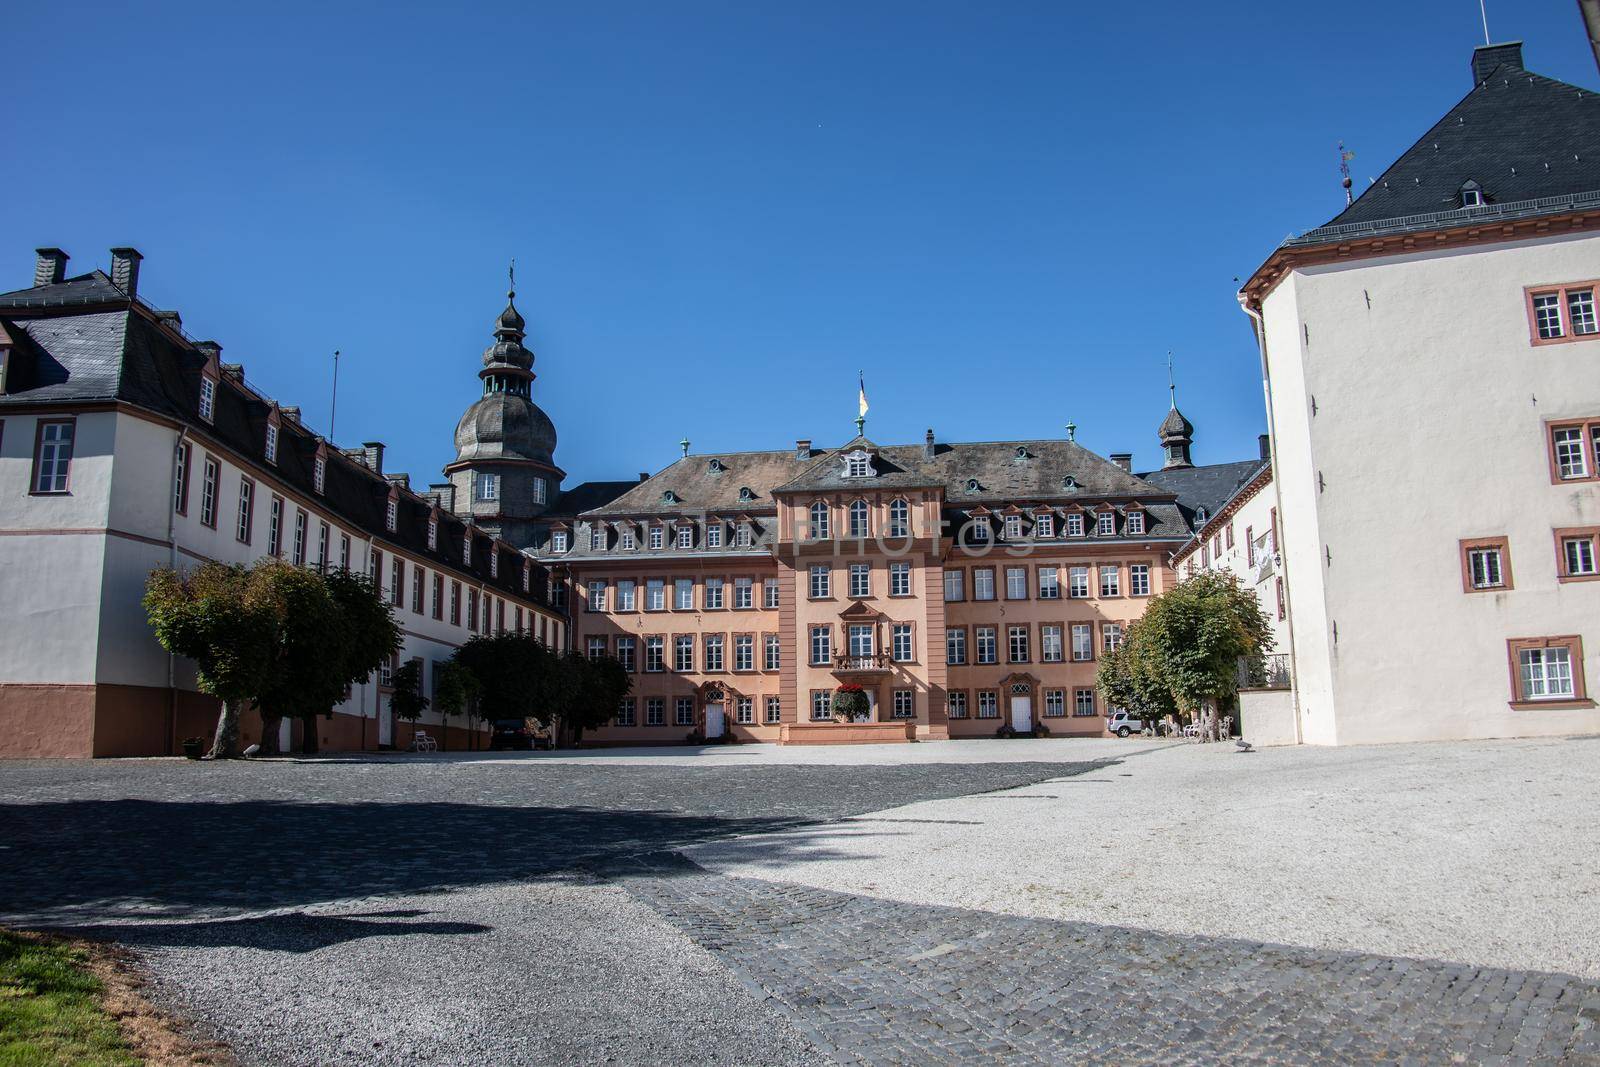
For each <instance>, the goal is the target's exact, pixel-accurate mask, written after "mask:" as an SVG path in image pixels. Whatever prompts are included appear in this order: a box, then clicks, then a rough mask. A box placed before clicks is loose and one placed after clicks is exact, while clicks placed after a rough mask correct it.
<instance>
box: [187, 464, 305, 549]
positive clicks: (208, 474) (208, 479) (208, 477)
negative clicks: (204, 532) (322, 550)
mask: <svg viewBox="0 0 1600 1067" xmlns="http://www.w3.org/2000/svg"><path fill="white" fill-rule="evenodd" d="M219 469H220V468H219V467H218V466H217V461H216V460H215V459H213V458H212V457H210V456H207V457H206V462H205V466H204V468H203V472H204V473H202V474H201V476H200V524H201V525H202V526H209V527H211V528H212V529H213V530H215V529H216V528H217V475H218V472H219ZM297 562H298V561H297Z"/></svg>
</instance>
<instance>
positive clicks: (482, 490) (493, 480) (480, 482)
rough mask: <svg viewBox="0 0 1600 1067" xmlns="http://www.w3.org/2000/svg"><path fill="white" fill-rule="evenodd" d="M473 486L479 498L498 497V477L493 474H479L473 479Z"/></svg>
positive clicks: (496, 498)
mask: <svg viewBox="0 0 1600 1067" xmlns="http://www.w3.org/2000/svg"><path fill="white" fill-rule="evenodd" d="M472 484H473V488H474V490H475V492H476V496H477V498H478V499H479V500H499V499H500V478H499V476H498V475H494V474H479V475H478V476H477V477H476V478H474V479H473V482H472Z"/></svg>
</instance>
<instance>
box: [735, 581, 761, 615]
mask: <svg viewBox="0 0 1600 1067" xmlns="http://www.w3.org/2000/svg"><path fill="white" fill-rule="evenodd" d="M755 601H756V594H755V582H754V581H752V580H751V579H749V578H735V579H734V580H733V606H734V608H735V609H737V610H740V611H743V610H745V609H747V608H753V607H755Z"/></svg>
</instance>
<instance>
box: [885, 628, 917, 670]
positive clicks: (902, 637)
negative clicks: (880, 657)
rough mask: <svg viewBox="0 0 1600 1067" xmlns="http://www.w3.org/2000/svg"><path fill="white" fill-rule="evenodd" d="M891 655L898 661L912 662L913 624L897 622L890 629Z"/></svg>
mask: <svg viewBox="0 0 1600 1067" xmlns="http://www.w3.org/2000/svg"><path fill="white" fill-rule="evenodd" d="M889 655H890V656H891V657H892V658H893V659H894V661H895V662H896V663H910V662H911V661H912V659H913V658H914V657H913V656H912V651H911V624H910V623H908V622H897V623H895V624H894V625H893V626H892V627H890V629H889Z"/></svg>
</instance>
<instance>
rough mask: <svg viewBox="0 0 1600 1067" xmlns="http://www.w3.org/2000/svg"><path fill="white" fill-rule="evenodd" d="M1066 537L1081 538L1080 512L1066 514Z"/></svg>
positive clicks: (1081, 514)
mask: <svg viewBox="0 0 1600 1067" xmlns="http://www.w3.org/2000/svg"><path fill="white" fill-rule="evenodd" d="M1067 536H1068V537H1082V536H1083V513H1082V512H1078V511H1074V512H1070V513H1068V515H1067Z"/></svg>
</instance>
